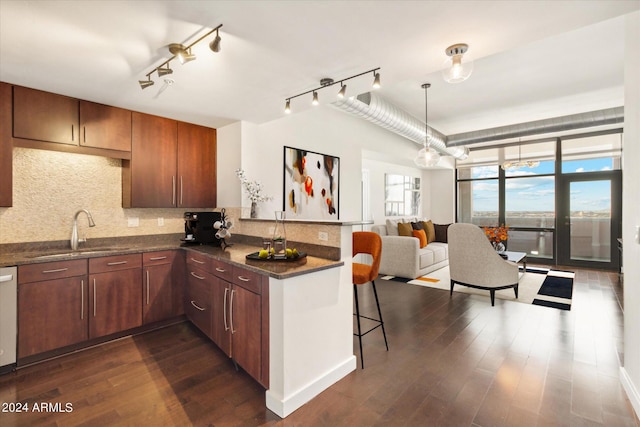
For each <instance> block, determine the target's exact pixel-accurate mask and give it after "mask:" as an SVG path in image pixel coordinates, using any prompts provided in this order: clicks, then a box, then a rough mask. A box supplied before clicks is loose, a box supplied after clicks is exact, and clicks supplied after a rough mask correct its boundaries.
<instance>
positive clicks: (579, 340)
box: [0, 270, 637, 427]
mask: <svg viewBox="0 0 640 427" xmlns="http://www.w3.org/2000/svg"><path fill="white" fill-rule="evenodd" d="M575 271H576V273H577V274H576V280H575V286H574V298H573V307H572V310H571V311H569V312H567V311H560V310H555V309H551V308H545V307H539V306H533V305H527V304H522V303H516V302H508V301H503V300H496V305H495V307H491V305H490V303H489V297H488V295H487V297H486V298H485V297H480V296H472V295H469V294H463V293H456V292H454V295H453V298H451V299H450V298H449V293H448V292H447V291H442V290H436V289H430V288H426V287H421V286H415V285H409V284H401V283H397V282H389V281H384V280H378V281H377V282H376V283H377V287H378V293H379V297H380V301H381V306H382V312H383V315H384V320H385V327H386V331H387V337H388V340H389V351H388V352H387V351H385V347H384V340H383V339H382V333H381V331H380V329H377V330H376V331H375V332H372V333H371V334H369V335H367V336H365V337H364V341H363V345H364V360H365V369H364V370H362V369H360V368H359V367H358V369H357V370H356V371H355V372H353V373H351V374H349V375H348V376H347V377H346V378H344V379H343V380H341V381H339V382H338V383H337V384H335V385H333V386H332V387H330V388H329V389H328V390H326V391H325V392H323V393H322V394H321V395H320V396H318V397H316V398H315V399H314V400H313V401H311V402H309V403H307V404H306V405H304V406H303V407H302V408H300V409H299V410H297V411H296V412H294V413H293V414H291V415H290V416H289V417H287V418H286V419H284V420H281V419H280V418H279V417H277V416H276V415H275V414H273V413H272V412H270V411H269V410H267V409H266V408H265V406H264V389H262V388H261V387H260V386H259V385H258V384H257V383H256V382H255V381H253V380H252V379H250V378H249V377H248V376H247V375H246V374H245V373H244V372H242V371H236V370H235V368H234V367H233V364H232V363H231V362H230V361H229V359H227V358H226V357H225V356H224V355H223V353H222V352H221V351H219V350H218V349H217V348H216V347H215V345H214V344H212V343H211V342H210V341H209V340H207V339H206V338H204V337H203V336H202V335H201V334H200V333H199V332H198V331H197V330H196V329H195V328H193V327H192V326H191V325H190V324H188V323H182V324H178V325H173V326H170V327H167V328H165V329H162V330H157V331H154V332H150V333H147V334H144V335H139V336H135V337H129V338H124V339H121V340H119V341H116V342H111V343H108V344H106V345H102V346H99V347H94V348H91V349H88V350H84V351H81V352H78V353H75V354H71V355H68V356H64V357H60V358H58V359H55V360H51V361H47V362H44V363H40V364H37V365H33V366H29V367H26V368H23V369H20V370H18V371H17V372H15V373H10V374H7V375H4V376H1V377H0V402H23V403H28V404H29V410H30V412H28V413H6V412H0V425H1V426H3V427H8V426H39V425H42V426H77V425H79V426H91V425H96V426H108V425H135V426H144V425H146V426H189V425H215V426H257V425H273V426H276V425H283V426H350V427H355V426H401V425H410V426H414V425H415V426H440V425H442V426H483V427H484V426H562V425H566V426H635V425H637V422H636V421H637V420H636V419H635V417H634V416H633V412H632V410H631V406H630V404H629V402H628V401H627V399H626V398H625V394H624V391H623V390H622V387H621V385H620V381H619V379H618V375H619V366H620V360H621V358H622V348H623V347H622V339H623V333H622V332H623V318H622V311H621V308H620V304H619V302H618V298H619V295H620V294H621V293H620V291H619V288H618V287H619V285H618V283H617V275H616V274H613V273H607V272H599V271H593V270H575ZM370 289H371V288H370V286H366V287H365V288H364V289H363V290H362V291H360V292H359V294H360V295H361V297H362V300H361V310H362V312H363V313H365V314H373V313H374V312H375V302H374V300H373V297H372V293H371V292H370ZM372 317H374V316H372ZM356 339H357V338H356ZM354 349H355V351H356V352H357V351H358V346H357V341H355V340H354ZM356 355H357V356H358V354H356ZM40 402H45V403H47V404H53V405H55V404H56V403H60V404H61V405H60V406H61V407H62V408H65V407H66V406H65V405H66V404H67V403H70V404H71V405H72V409H73V410H72V412H57V413H52V412H32V408H33V405H34V404H36V403H40ZM50 406H51V405H50ZM54 409H56V408H55V407H54Z"/></svg>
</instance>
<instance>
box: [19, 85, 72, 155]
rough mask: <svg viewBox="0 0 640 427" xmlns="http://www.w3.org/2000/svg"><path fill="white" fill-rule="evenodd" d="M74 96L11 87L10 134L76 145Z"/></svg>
mask: <svg viewBox="0 0 640 427" xmlns="http://www.w3.org/2000/svg"><path fill="white" fill-rule="evenodd" d="M78 128H79V126H78V100H77V99H74V98H69V97H66V96H62V95H56V94H54V93H49V92H42V91H39V90H35V89H29V88H25V87H20V86H14V87H13V136H14V137H16V138H25V139H35V140H39V141H48V142H58V143H61V144H71V145H78V141H79V130H78Z"/></svg>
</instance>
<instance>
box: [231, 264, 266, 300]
mask: <svg viewBox="0 0 640 427" xmlns="http://www.w3.org/2000/svg"><path fill="white" fill-rule="evenodd" d="M231 281H232V282H233V283H234V284H235V285H238V286H242V287H243V288H245V289H246V290H248V291H251V292H254V293H256V294H262V275H261V274H258V273H255V272H253V271H250V270H247V269H244V268H242V267H237V266H235V265H234V266H233V277H232V280H231Z"/></svg>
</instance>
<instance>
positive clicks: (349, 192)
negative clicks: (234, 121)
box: [222, 106, 417, 221]
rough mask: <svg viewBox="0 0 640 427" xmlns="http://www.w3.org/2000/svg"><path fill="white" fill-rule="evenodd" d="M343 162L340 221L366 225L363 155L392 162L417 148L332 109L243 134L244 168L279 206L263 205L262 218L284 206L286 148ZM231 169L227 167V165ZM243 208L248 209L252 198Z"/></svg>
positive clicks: (251, 127)
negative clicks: (367, 153) (370, 152)
mask: <svg viewBox="0 0 640 427" xmlns="http://www.w3.org/2000/svg"><path fill="white" fill-rule="evenodd" d="M284 146H289V147H295V148H301V149H306V150H309V151H315V152H319V153H323V154H330V155H333V156H338V157H340V201H339V203H340V206H339V208H340V218H339V219H340V220H341V221H355V220H360V219H361V188H360V183H361V175H362V152H363V150H373V151H376V152H379V153H381V155H383V156H386V157H387V158H389V159H405V161H406V159H412V158H413V156H415V152H416V151H417V150H416V147H417V145H416V144H415V143H413V142H411V141H408V140H406V139H404V138H402V137H400V136H397V135H395V134H393V133H391V132H389V131H387V130H385V129H382V128H380V127H378V126H374V125H372V124H371V123H369V122H366V121H364V120H362V119H359V118H356V117H352V116H350V115H348V114H345V113H343V112H341V111H338V110H335V109H333V108H331V107H329V106H319V107H317V108H314V109H311V110H307V111H304V112H301V113H297V114H292V115H290V116H283V118H282V119H278V120H274V121H272V122H268V123H265V124H261V125H252V124H248V123H245V124H243V128H242V168H243V169H244V170H245V171H246V173H247V177H248V178H249V179H251V180H259V181H261V182H262V184H263V185H264V187H265V189H266V192H267V194H269V195H271V196H273V200H271V201H269V202H264V203H261V204H260V206H259V208H258V217H259V218H271V217H272V216H273V212H274V211H276V210H282V206H283V194H282V192H283V190H282V188H283V170H282V167H283V166H282V162H283V147H284ZM222 167H225V165H222ZM243 204H244V205H245V206H247V205H248V201H247V200H246V198H243Z"/></svg>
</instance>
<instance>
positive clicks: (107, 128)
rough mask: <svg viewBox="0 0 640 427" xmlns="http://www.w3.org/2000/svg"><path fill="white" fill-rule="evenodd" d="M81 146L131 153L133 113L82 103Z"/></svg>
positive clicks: (107, 106) (86, 102)
mask: <svg viewBox="0 0 640 427" xmlns="http://www.w3.org/2000/svg"><path fill="white" fill-rule="evenodd" d="M79 142H80V145H81V146H83V147H93V148H104V149H108V150H118V151H131V111H129V110H124V109H122V108H117V107H111V106H109V105H102V104H96V103H94V102H88V101H80V136H79Z"/></svg>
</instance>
